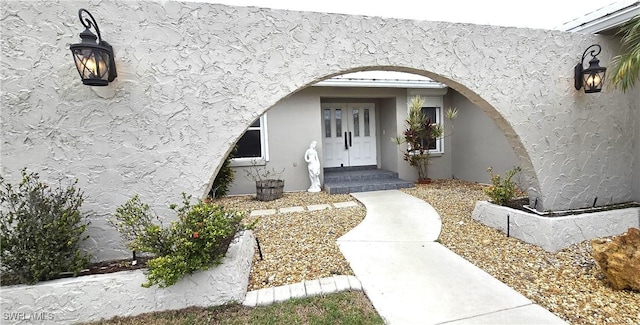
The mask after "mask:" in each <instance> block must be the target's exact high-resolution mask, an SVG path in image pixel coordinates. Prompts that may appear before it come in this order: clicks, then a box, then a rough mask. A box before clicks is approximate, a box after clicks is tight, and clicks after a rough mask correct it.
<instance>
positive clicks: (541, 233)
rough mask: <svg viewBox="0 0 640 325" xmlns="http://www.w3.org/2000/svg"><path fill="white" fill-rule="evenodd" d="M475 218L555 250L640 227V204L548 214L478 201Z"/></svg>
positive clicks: (532, 242)
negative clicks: (547, 215) (546, 215)
mask: <svg viewBox="0 0 640 325" xmlns="http://www.w3.org/2000/svg"><path fill="white" fill-rule="evenodd" d="M507 216H508V217H507ZM471 218H472V219H474V220H476V221H478V222H480V223H482V224H484V225H487V226H489V227H492V228H496V229H498V230H500V231H502V232H504V233H505V234H506V233H507V232H509V236H511V237H515V238H518V239H520V240H522V241H524V242H526V243H529V244H533V245H536V246H539V247H541V248H542V249H544V250H545V251H548V252H555V251H559V250H561V249H564V248H567V247H569V246H571V245H573V244H577V243H580V242H583V241H585V240H590V239H594V238H598V237H608V236H615V235H620V234H622V233H624V232H626V231H627V230H628V229H629V227H640V208H626V209H619V210H609V211H601V212H594V213H583V214H576V215H569V216H562V217H545V216H539V215H536V214H534V213H527V212H524V211H521V210H516V209H512V208H508V207H504V206H500V205H496V204H493V203H490V202H487V201H478V202H476V206H475V208H474V209H473V213H472V215H471ZM507 218H508V220H509V222H508V224H507Z"/></svg>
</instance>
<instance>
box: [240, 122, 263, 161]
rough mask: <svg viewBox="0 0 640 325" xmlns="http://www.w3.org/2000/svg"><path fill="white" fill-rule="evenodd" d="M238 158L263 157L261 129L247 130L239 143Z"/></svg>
mask: <svg viewBox="0 0 640 325" xmlns="http://www.w3.org/2000/svg"><path fill="white" fill-rule="evenodd" d="M237 146H238V151H237V152H236V155H235V157H236V158H258V157H262V144H261V142H260V130H259V129H258V130H247V131H246V132H245V133H244V135H242V138H240V140H238V143H237Z"/></svg>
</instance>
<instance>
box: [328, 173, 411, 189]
mask: <svg viewBox="0 0 640 325" xmlns="http://www.w3.org/2000/svg"><path fill="white" fill-rule="evenodd" d="M413 186H414V185H413V183H412V182H409V181H405V180H402V179H400V178H398V173H395V172H391V171H388V170H383V169H371V168H365V169H359V170H353V169H338V168H331V169H325V173H324V190H325V191H326V192H327V193H329V194H346V193H356V192H369V191H382V190H397V189H400V188H409V187H413Z"/></svg>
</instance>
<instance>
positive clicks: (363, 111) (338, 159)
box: [322, 103, 376, 167]
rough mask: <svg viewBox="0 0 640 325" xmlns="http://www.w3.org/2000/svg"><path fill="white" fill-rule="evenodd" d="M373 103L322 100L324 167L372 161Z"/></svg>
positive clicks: (373, 162) (355, 164) (373, 144)
mask: <svg viewBox="0 0 640 325" xmlns="http://www.w3.org/2000/svg"><path fill="white" fill-rule="evenodd" d="M375 116H376V114H375V105H374V104H373V103H323V104H322V135H323V137H322V138H323V141H322V151H323V156H324V167H348V166H363V165H375V164H376V133H375V130H376V129H375V125H376V124H375Z"/></svg>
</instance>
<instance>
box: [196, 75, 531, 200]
mask: <svg viewBox="0 0 640 325" xmlns="http://www.w3.org/2000/svg"><path fill="white" fill-rule="evenodd" d="M415 95H420V96H421V97H423V98H425V99H426V104H425V105H426V106H425V109H426V110H428V111H429V114H431V115H433V118H434V119H435V120H436V121H437V122H441V123H444V125H445V129H448V130H451V131H453V133H452V134H449V135H448V136H446V137H444V138H443V139H440V140H438V141H437V142H436V143H435V145H434V148H433V155H432V164H431V165H430V167H429V170H430V177H432V178H435V179H442V178H456V179H462V180H467V181H474V182H481V183H487V182H488V181H489V175H488V173H487V168H488V167H493V169H494V172H497V173H500V174H503V173H504V172H505V171H507V170H509V169H511V168H513V167H515V166H520V167H522V169H523V177H522V185H523V186H524V187H528V188H533V189H537V185H538V184H537V179H536V175H535V173H534V172H533V168H532V164H531V160H530V158H529V156H528V154H527V152H526V150H525V149H524V146H523V144H522V143H521V141H520V138H519V136H518V135H517V134H516V132H515V131H514V130H513V128H512V127H511V125H510V124H509V123H508V122H507V121H506V120H505V119H504V118H503V116H502V114H500V112H498V111H497V110H496V109H495V108H494V107H493V106H492V105H491V104H490V103H489V102H488V101H486V100H484V99H483V98H481V97H480V96H479V95H478V94H476V93H474V92H473V91H471V90H469V88H467V87H465V86H464V85H463V84H461V83H458V82H456V81H453V80H450V79H447V78H445V77H442V76H440V75H437V74H435V73H432V72H429V71H424V70H419V69H414V68H407V67H387V66H384V67H382V66H377V67H359V68H356V69H350V70H345V71H342V72H340V73H336V74H331V75H328V76H326V77H324V78H321V79H320V80H316V81H313V82H311V83H309V84H307V85H306V86H305V87H301V88H300V89H299V90H297V91H295V92H293V93H291V94H290V95H289V96H286V97H285V98H283V99H281V100H279V101H278V102H277V103H276V104H275V105H273V106H271V107H268V108H265V109H264V111H263V113H264V114H263V115H261V116H260V117H259V118H258V119H256V120H255V121H253V122H252V123H251V124H250V125H248V126H247V128H246V129H245V132H244V133H243V134H240V135H237V137H236V143H237V144H238V145H239V147H240V148H239V149H240V150H239V154H238V157H236V158H235V159H234V161H233V163H232V166H233V168H234V170H235V171H236V178H235V180H234V182H233V184H232V186H231V188H230V194H252V193H255V187H254V183H253V182H252V181H251V180H250V179H245V177H244V176H245V174H246V170H247V169H249V168H252V165H254V164H258V165H259V166H264V167H265V168H267V169H270V170H274V171H280V170H284V172H283V178H284V179H285V180H286V182H285V191H303V190H306V189H307V187H308V186H309V179H308V177H307V164H306V163H305V161H304V157H303V155H304V152H305V150H306V149H307V148H308V147H309V144H310V143H311V142H312V141H317V143H318V145H317V151H318V153H319V156H320V161H321V164H322V167H323V168H345V167H361V166H372V167H375V168H378V169H383V170H389V171H391V172H394V173H397V174H398V176H399V178H401V179H404V180H408V181H411V182H412V181H415V180H416V173H415V171H414V170H413V168H412V167H410V166H409V165H408V164H407V163H406V162H405V161H403V159H402V153H401V150H399V149H400V148H399V147H398V145H397V144H396V143H394V142H393V141H391V138H392V137H394V136H397V135H399V134H401V132H402V131H403V130H404V129H403V128H404V118H405V117H406V111H407V103H408V101H409V99H410V98H411V97H412V96H415ZM449 107H455V108H457V109H458V110H459V115H458V118H457V119H456V120H455V121H453V123H452V122H451V121H448V120H446V119H445V118H444V110H445V109H447V108H449ZM229 150H231V148H229ZM227 152H229V151H227ZM214 176H215V173H214ZM321 179H322V178H321ZM212 180H213V178H212ZM323 184H324V182H323ZM209 188H210V186H209ZM207 193H208V192H207Z"/></svg>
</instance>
